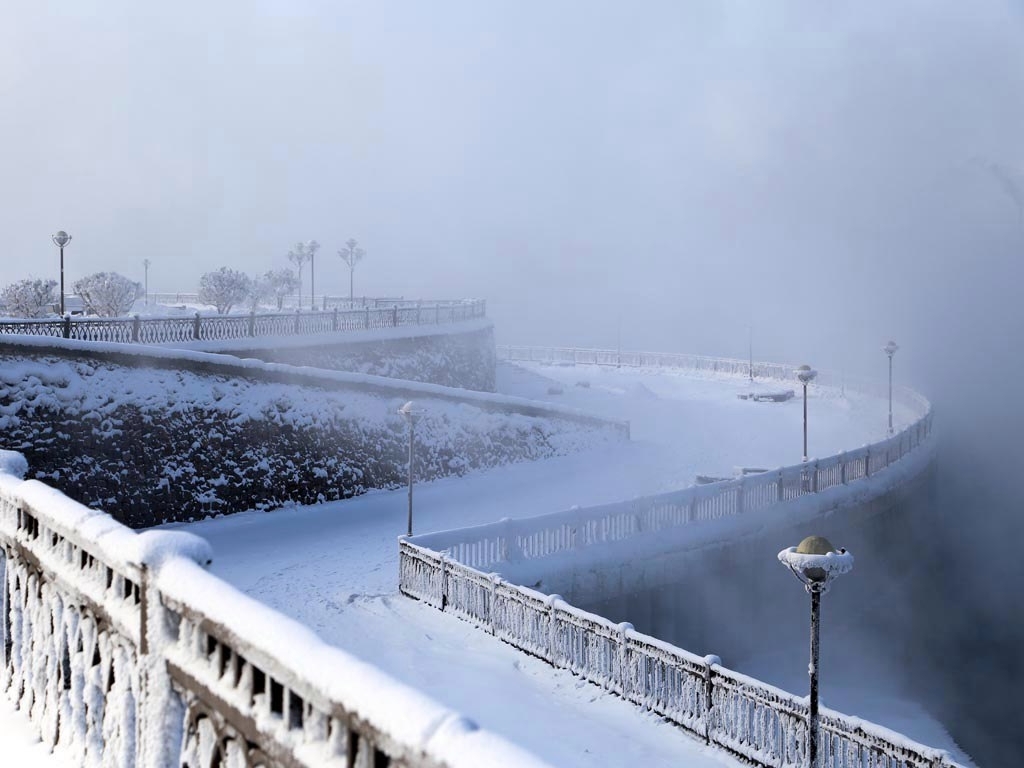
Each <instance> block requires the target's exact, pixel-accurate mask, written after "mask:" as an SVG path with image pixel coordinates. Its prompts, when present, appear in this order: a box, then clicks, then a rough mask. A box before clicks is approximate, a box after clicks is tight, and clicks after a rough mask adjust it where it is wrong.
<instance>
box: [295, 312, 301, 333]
mask: <svg viewBox="0 0 1024 768" xmlns="http://www.w3.org/2000/svg"><path fill="white" fill-rule="evenodd" d="M300 314H302V309H301V308H299V309H296V310H295V335H296V336H298V335H299V315H300Z"/></svg>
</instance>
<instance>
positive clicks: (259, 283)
mask: <svg viewBox="0 0 1024 768" xmlns="http://www.w3.org/2000/svg"><path fill="white" fill-rule="evenodd" d="M270 296H271V287H270V281H269V280H268V279H267V276H266V275H264V276H263V277H260V276H259V275H257V276H256V277H253V278H250V279H249V292H248V293H247V294H246V295H245V306H246V307H248V308H249V311H250V312H255V311H256V310H257V309H259V308H260V306H261V305H262V304H263V302H265V301H266V300H267V299H269V298H270Z"/></svg>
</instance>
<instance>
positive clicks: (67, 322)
mask: <svg viewBox="0 0 1024 768" xmlns="http://www.w3.org/2000/svg"><path fill="white" fill-rule="evenodd" d="M64 338H65V339H70V338H71V315H64Z"/></svg>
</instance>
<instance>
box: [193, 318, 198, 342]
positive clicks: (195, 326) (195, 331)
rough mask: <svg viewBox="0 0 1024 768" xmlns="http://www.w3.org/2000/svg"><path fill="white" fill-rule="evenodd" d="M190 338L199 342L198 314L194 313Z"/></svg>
mask: <svg viewBox="0 0 1024 768" xmlns="http://www.w3.org/2000/svg"><path fill="white" fill-rule="evenodd" d="M192 338H193V339H195V340H196V341H198V340H199V313H198V312H196V317H195V320H193V321H192Z"/></svg>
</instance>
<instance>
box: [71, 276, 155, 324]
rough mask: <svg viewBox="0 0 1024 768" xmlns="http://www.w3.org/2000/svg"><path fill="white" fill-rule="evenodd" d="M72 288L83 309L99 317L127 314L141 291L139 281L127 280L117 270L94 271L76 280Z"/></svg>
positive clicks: (139, 296) (140, 295) (140, 294)
mask: <svg viewBox="0 0 1024 768" xmlns="http://www.w3.org/2000/svg"><path fill="white" fill-rule="evenodd" d="M72 288H73V289H74V291H75V293H77V294H78V295H79V296H80V297H81V299H82V303H83V304H85V311H86V312H87V313H88V314H91V315H99V316H100V317H119V316H121V315H126V314H128V312H129V311H130V310H131V308H132V306H133V305H134V304H135V300H136V299H139V298H142V293H143V290H142V284H141V283H137V282H136V281H134V280H129V279H128V278H127V277H125V276H124V275H119V274H118V273H117V272H96V273H94V274H92V275H86V276H85V277H83V278H82V279H81V280H76V281H75V284H74V286H72Z"/></svg>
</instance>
